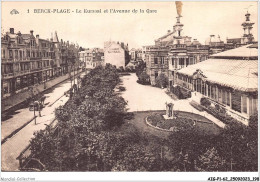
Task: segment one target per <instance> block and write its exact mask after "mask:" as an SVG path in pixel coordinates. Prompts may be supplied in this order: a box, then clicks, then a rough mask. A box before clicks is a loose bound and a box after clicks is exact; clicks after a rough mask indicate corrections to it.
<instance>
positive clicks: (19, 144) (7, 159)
mask: <svg viewBox="0 0 260 182" xmlns="http://www.w3.org/2000/svg"><path fill="white" fill-rule="evenodd" d="M68 99H69V98H68V97H65V96H63V97H62V98H61V99H60V100H58V101H57V102H56V103H55V104H53V106H51V107H45V108H44V109H43V110H42V113H41V114H42V117H37V119H36V121H37V122H36V125H35V124H34V122H30V123H29V124H28V125H27V126H25V127H24V128H23V129H22V130H21V131H19V132H18V133H17V134H16V135H14V136H13V137H11V138H10V139H8V141H7V142H5V143H4V144H3V145H2V150H1V153H2V156H1V164H2V169H1V170H2V171H18V168H19V161H18V160H16V158H17V157H18V156H19V154H20V153H21V152H22V151H23V149H24V148H25V146H27V145H29V143H30V140H31V138H32V137H33V133H34V132H35V131H39V130H42V129H45V127H46V125H45V124H50V123H51V122H52V120H53V119H54V118H55V114H54V110H55V108H57V107H58V106H60V105H64V104H65V103H66V102H67V100H68Z"/></svg>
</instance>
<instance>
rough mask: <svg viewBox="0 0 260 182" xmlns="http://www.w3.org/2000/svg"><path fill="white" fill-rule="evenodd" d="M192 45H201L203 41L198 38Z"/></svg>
mask: <svg viewBox="0 0 260 182" xmlns="http://www.w3.org/2000/svg"><path fill="white" fill-rule="evenodd" d="M191 45H201V43H200V42H199V41H198V40H197V39H194V40H193V41H192V43H191Z"/></svg>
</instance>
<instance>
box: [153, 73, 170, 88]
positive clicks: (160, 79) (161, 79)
mask: <svg viewBox="0 0 260 182" xmlns="http://www.w3.org/2000/svg"><path fill="white" fill-rule="evenodd" d="M155 85H156V86H157V87H159V88H165V87H167V85H168V78H167V76H166V75H165V74H163V73H161V74H160V75H159V76H157V78H156V79H155Z"/></svg>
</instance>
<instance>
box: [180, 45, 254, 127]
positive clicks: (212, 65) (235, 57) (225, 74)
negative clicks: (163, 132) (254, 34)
mask: <svg viewBox="0 0 260 182" xmlns="http://www.w3.org/2000/svg"><path fill="white" fill-rule="evenodd" d="M176 83H177V85H179V86H181V87H183V88H185V89H188V90H190V91H192V100H194V101H196V102H198V103H199V102H200V99H201V98H202V97H207V98H208V99H210V100H211V102H212V103H214V104H218V105H219V106H220V107H222V108H223V109H225V110H226V111H227V112H228V114H230V115H231V116H232V117H234V118H236V119H237V120H239V121H241V122H243V123H244V124H247V122H248V120H249V117H250V116H251V115H252V114H255V113H257V112H258V48H257V44H255V45H253V46H252V45H245V46H242V47H239V48H236V49H232V50H227V51H224V52H221V53H217V54H213V55H212V56H211V57H210V59H208V60H206V61H203V62H200V63H198V64H195V65H190V66H188V67H186V68H183V69H181V70H178V71H177V82H176Z"/></svg>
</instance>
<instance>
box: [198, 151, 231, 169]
mask: <svg viewBox="0 0 260 182" xmlns="http://www.w3.org/2000/svg"><path fill="white" fill-rule="evenodd" d="M197 170H199V171H207V172H211V171H212V172H214V171H226V170H227V163H226V161H225V160H224V159H223V158H222V157H221V156H219V154H218V152H217V150H216V149H215V148H214V147H213V148H210V149H208V150H207V151H206V152H205V153H204V154H202V155H201V156H199V158H198V166H197Z"/></svg>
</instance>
